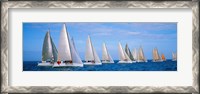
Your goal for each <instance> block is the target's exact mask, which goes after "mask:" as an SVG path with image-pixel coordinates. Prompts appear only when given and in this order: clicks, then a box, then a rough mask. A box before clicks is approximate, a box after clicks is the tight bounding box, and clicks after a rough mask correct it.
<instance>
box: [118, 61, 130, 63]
mask: <svg viewBox="0 0 200 94" xmlns="http://www.w3.org/2000/svg"><path fill="white" fill-rule="evenodd" d="M118 63H133V62H132V61H119V62H118Z"/></svg>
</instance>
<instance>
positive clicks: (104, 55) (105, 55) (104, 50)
mask: <svg viewBox="0 0 200 94" xmlns="http://www.w3.org/2000/svg"><path fill="white" fill-rule="evenodd" d="M102 50H103V51H102V60H107V61H108V60H109V55H108V51H107V48H106V44H105V43H103V47H102Z"/></svg>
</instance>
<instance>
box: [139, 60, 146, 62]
mask: <svg viewBox="0 0 200 94" xmlns="http://www.w3.org/2000/svg"><path fill="white" fill-rule="evenodd" d="M137 62H147V60H146V61H143V60H138V61H137Z"/></svg>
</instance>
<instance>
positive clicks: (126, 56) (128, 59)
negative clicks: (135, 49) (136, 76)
mask: <svg viewBox="0 0 200 94" xmlns="http://www.w3.org/2000/svg"><path fill="white" fill-rule="evenodd" d="M123 52H124V56H125V59H124V60H125V61H132V60H131V59H130V58H129V56H128V55H127V54H126V52H125V51H124V50H123Z"/></svg>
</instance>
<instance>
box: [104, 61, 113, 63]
mask: <svg viewBox="0 0 200 94" xmlns="http://www.w3.org/2000/svg"><path fill="white" fill-rule="evenodd" d="M102 63H114V62H109V61H102Z"/></svg>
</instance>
